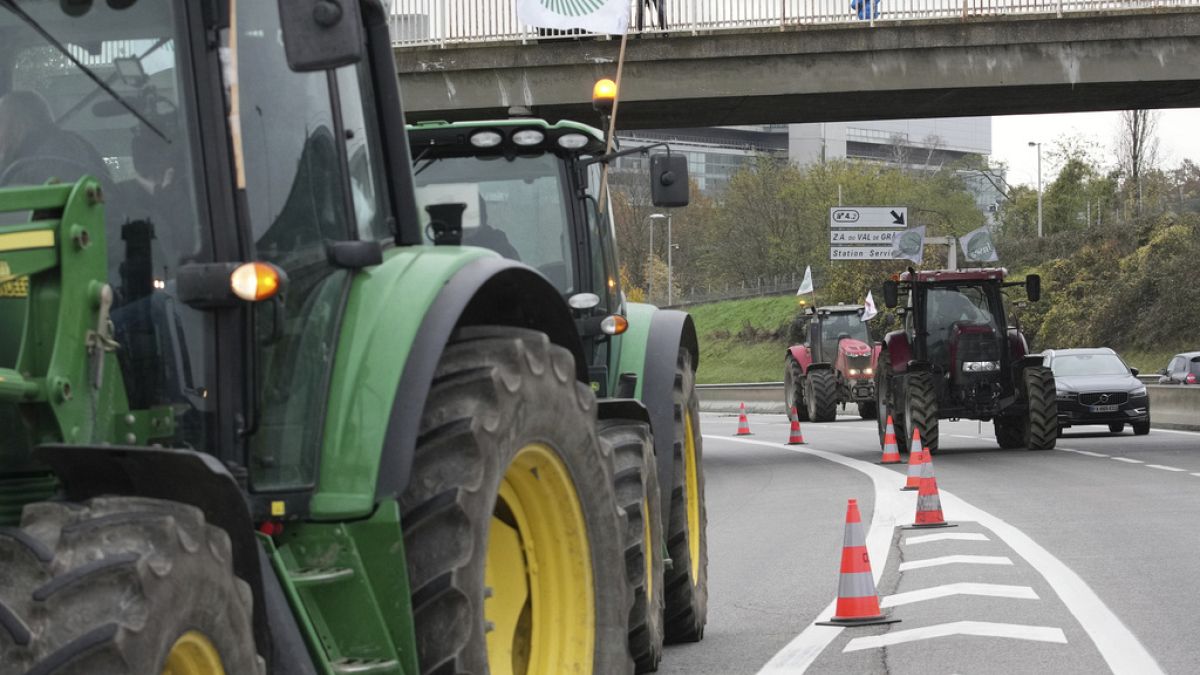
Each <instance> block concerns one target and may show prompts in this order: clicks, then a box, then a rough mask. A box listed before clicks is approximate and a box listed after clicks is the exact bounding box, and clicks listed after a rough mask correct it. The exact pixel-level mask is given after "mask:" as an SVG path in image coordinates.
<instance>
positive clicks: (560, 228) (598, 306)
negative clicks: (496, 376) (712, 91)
mask: <svg viewBox="0 0 1200 675" xmlns="http://www.w3.org/2000/svg"><path fill="white" fill-rule="evenodd" d="M409 141H410V146H411V150H412V153H413V157H414V174H415V179H416V190H417V201H418V203H421V204H426V205H428V206H427V208H428V209H429V210H430V211H431V212H434V211H437V210H438V209H440V208H453V209H454V210H456V211H457V212H459V213H460V214H461V217H460V219H459V221H460V222H459V223H458V224H459V225H460V226H461V227H459V228H458V229H457V230H456V231H457V232H460V233H461V235H460V236H461V238H462V241H463V243H464V244H468V245H474V246H483V247H486V248H490V249H492V250H494V251H496V252H498V253H500V254H501V255H504V256H505V257H506V258H509V259H512V260H519V261H521V262H522V263H523V264H525V265H528V266H530V267H532V268H534V269H536V270H537V271H539V272H540V273H542V274H543V275H544V276H545V277H546V278H547V279H548V280H549V281H550V282H551V283H552V284H553V285H554V286H555V288H556V289H557V290H558V292H559V293H560V294H561V296H562V297H563V298H564V299H565V300H566V301H567V303H568V305H570V306H571V307H572V309H573V311H574V312H575V321H576V325H577V326H578V327H579V331H580V334H581V336H582V338H583V347H584V353H585V354H586V356H587V363H588V368H589V374H590V379H591V386H592V389H593V390H595V392H596V394H597V395H598V396H599V397H600V401H601V402H600V410H601V418H602V419H601V425H600V437H601V441H602V442H603V443H604V444H605V445H607V446H610V447H612V448H613V450H614V455H615V457H616V461H617V471H618V475H619V476H626V477H627V478H628V485H627V486H626V485H618V493H619V494H620V495H621V500H620V501H621V503H622V506H624V508H625V511H626V513H627V514H628V518H629V530H630V532H631V533H634V535H633V536H631V541H630V543H629V546H628V548H627V557H626V561H627V563H628V564H629V566H630V568H631V570H635V572H634V573H632V574H631V575H630V578H631V581H632V583H633V584H634V585H635V587H636V588H637V593H636V599H635V603H634V606H633V608H632V610H631V617H630V635H629V639H630V649H631V652H632V654H633V656H634V658H635V659H636V661H637V666H638V669H639V670H640V671H643V672H644V671H648V670H653V669H654V668H655V667H657V664H658V661H659V658H660V656H661V652H662V644H663V642H664V639H665V640H666V641H667V642H679V641H695V640H699V639H700V638H701V637H702V635H703V631H704V624H705V620H706V608H707V596H708V592H707V544H706V540H705V521H706V514H705V507H704V473H703V468H702V465H701V439H700V428H699V413H698V403H697V398H696V392H695V372H696V366H697V364H698V355H699V351H698V345H697V338H696V330H695V327H694V326H693V324H692V320H691V317H690V316H689V315H688V314H686V313H684V312H680V311H674V310H664V309H659V308H657V307H654V306H652V305H647V304H640V303H634V302H629V301H627V300H626V298H625V296H624V293H623V292H622V289H621V285H620V284H621V282H620V274H619V266H618V262H617V250H616V241H615V233H614V229H613V223H612V218H611V214H612V208H611V203H610V201H609V200H607V199H605V198H604V197H603V196H601V183H602V170H603V167H604V165H605V164H606V163H610V162H612V161H613V160H614V159H615V158H616V157H618V156H621V155H625V154H631V153H644V152H648V150H649V149H648V148H636V149H632V150H622V151H618V152H607V148H606V143H605V137H604V134H603V133H602V132H600V131H599V130H597V129H595V128H592V127H590V126H587V125H584V124H579V123H576V122H572V121H560V122H557V123H553V124H551V123H549V122H547V121H545V120H542V119H536V118H532V117H513V118H510V119H499V120H484V121H470V122H458V123H453V124H451V123H445V122H430V123H423V124H417V125H411V126H410V127H409ZM650 159H651V161H650V173H651V196H652V201H653V202H654V204H655V205H656V206H668V207H669V206H683V205H686V203H687V200H688V180H687V164H686V161H685V158H684V157H682V156H679V155H675V156H671V155H669V154H656V155H654V156H652V157H651V158H650ZM602 199H604V201H603V202H602V201H601V200H602ZM451 205H453V206H451ZM439 229H441V225H439V223H437V222H433V223H431V225H430V230H431V232H430V236H434V237H436V236H437V233H436V232H435V230H439ZM452 229H453V228H452ZM609 409H611V411H612V412H611V414H610V413H608V412H607V410H609Z"/></svg>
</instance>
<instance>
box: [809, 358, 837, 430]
mask: <svg viewBox="0 0 1200 675" xmlns="http://www.w3.org/2000/svg"><path fill="white" fill-rule="evenodd" d="M805 381H806V382H807V383H808V391H806V392H805V398H806V399H807V401H808V418H809V419H810V420H812V421H814V422H832V421H834V420H835V419H837V390H838V386H837V379H836V378H835V377H834V375H833V371H832V370H829V369H826V368H817V369H813V368H809V369H808V377H807V378H806V380H805Z"/></svg>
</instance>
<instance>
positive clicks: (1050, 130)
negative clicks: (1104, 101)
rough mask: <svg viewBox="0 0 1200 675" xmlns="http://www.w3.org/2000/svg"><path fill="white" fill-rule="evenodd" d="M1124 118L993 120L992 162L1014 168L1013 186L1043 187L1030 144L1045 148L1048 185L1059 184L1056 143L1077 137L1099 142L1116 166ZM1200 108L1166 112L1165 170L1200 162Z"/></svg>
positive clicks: (1162, 123)
mask: <svg viewBox="0 0 1200 675" xmlns="http://www.w3.org/2000/svg"><path fill="white" fill-rule="evenodd" d="M1119 115H1120V113H1118V112H1095V113H1063V114H1056V115H1012V116H1009V117H993V118H992V161H993V162H1004V163H1005V164H1007V165H1008V170H1009V171H1008V182H1009V183H1010V184H1012V185H1021V184H1025V185H1030V186H1033V185H1035V184H1036V183H1037V148H1031V147H1029V142H1030V141H1041V142H1042V182H1043V184H1049V182H1050V181H1051V180H1053V178H1054V171H1055V169H1056V167H1055V166H1053V164H1052V163H1051V162H1050V160H1049V159H1048V158H1047V157H1046V152H1047V151H1048V150H1050V148H1051V147H1052V146H1053V144H1054V142H1055V141H1056V140H1058V139H1059V138H1061V137H1064V136H1070V135H1072V134H1075V135H1079V136H1080V137H1083V138H1087V139H1090V140H1092V141H1095V142H1096V143H1097V144H1098V145H1099V146H1100V152H1099V159H1100V161H1101V162H1103V163H1105V164H1107V165H1115V164H1116V155H1115V153H1114V151H1113V141H1114V139H1115V137H1116V134H1117V118H1118V116H1119ZM1197 122H1200V108H1180V109H1174V110H1164V111H1162V117H1161V118H1160V119H1159V128H1158V142H1159V153H1160V154H1161V155H1162V158H1163V166H1164V167H1166V168H1171V167H1174V166H1177V165H1178V164H1179V163H1180V162H1181V161H1183V160H1184V159H1191V160H1192V161H1197V160H1200V129H1197Z"/></svg>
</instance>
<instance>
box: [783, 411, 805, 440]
mask: <svg viewBox="0 0 1200 675" xmlns="http://www.w3.org/2000/svg"><path fill="white" fill-rule="evenodd" d="M787 444H788V445H804V434H802V433H800V415H798V414H797V413H796V406H792V432H791V433H790V434H788V442H787Z"/></svg>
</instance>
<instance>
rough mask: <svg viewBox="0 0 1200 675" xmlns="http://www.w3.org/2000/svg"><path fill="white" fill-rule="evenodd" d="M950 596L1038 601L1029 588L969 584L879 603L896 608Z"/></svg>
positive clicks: (911, 593) (900, 595)
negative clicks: (979, 596)
mask: <svg viewBox="0 0 1200 675" xmlns="http://www.w3.org/2000/svg"><path fill="white" fill-rule="evenodd" d="M952 595H982V596H987V597H992V598H1013V599H1016V600H1038V599H1039V598H1038V594H1037V593H1035V592H1034V590H1033V589H1032V588H1030V587H1029V586H1007V585H1004V584H976V583H970V582H964V583H958V584H945V585H942V586H932V587H930V588H922V589H919V590H915V591H908V592H906V593H896V594H895V595H889V596H887V597H885V598H883V600H881V601H880V603H879V604H880V606H881V607H898V606H900V605H907V604H910V603H913V602H923V601H925V600H936V599H938V598H947V597H950V596H952Z"/></svg>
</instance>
